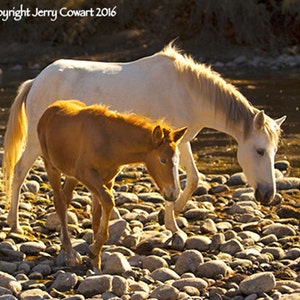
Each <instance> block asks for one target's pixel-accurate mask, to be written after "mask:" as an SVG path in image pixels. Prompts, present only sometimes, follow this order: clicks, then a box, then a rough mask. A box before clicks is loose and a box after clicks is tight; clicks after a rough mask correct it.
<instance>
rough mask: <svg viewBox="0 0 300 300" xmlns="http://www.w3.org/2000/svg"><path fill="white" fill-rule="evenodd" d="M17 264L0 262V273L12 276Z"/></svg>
mask: <svg viewBox="0 0 300 300" xmlns="http://www.w3.org/2000/svg"><path fill="white" fill-rule="evenodd" d="M17 268H18V266H17V264H15V263H12V262H8V261H0V271H2V272H5V273H8V274H11V275H13V274H14V273H15V272H16V271H17Z"/></svg>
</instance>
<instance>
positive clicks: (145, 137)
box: [117, 124, 152, 164]
mask: <svg viewBox="0 0 300 300" xmlns="http://www.w3.org/2000/svg"><path fill="white" fill-rule="evenodd" d="M126 125H127V124H125V125H124V134H123V135H120V137H119V138H118V141H119V145H117V147H118V149H117V152H118V154H117V156H118V158H119V159H120V161H121V163H122V164H130V163H142V162H145V160H146V155H147V153H148V152H149V150H150V145H151V138H152V130H151V129H150V127H149V128H144V127H139V126H134V125H129V126H126ZM135 127H136V128H135Z"/></svg>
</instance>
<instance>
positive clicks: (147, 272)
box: [0, 161, 300, 300]
mask: <svg viewBox="0 0 300 300" xmlns="http://www.w3.org/2000/svg"><path fill="white" fill-rule="evenodd" d="M276 166H277V167H278V169H277V170H276V172H277V177H278V180H277V187H278V193H277V194H276V197H275V199H274V200H273V202H272V205H271V206H270V207H264V206H261V205H260V204H258V203H256V202H255V201H254V197H253V191H252V189H251V188H249V187H247V186H246V182H245V178H244V176H243V174H240V173H237V174H234V175H232V176H229V175H226V174H225V175H207V176H204V175H203V178H202V180H201V181H200V182H199V186H198V188H197V189H196V191H195V193H194V195H193V197H192V199H191V200H190V201H189V202H188V203H187V205H186V207H185V209H184V210H183V212H182V213H181V214H180V216H179V217H178V219H177V221H178V224H179V226H180V227H181V228H182V230H183V231H184V232H185V233H186V234H187V239H186V240H185V241H184V243H182V244H180V243H179V244H178V243H177V244H176V243H172V236H171V233H170V232H169V231H167V230H166V229H165V226H164V225H163V211H164V202H163V199H162V197H161V196H160V195H159V194H158V193H157V190H156V188H155V187H154V186H153V184H152V182H151V179H150V178H149V176H148V175H147V172H146V171H145V169H144V168H143V166H136V167H127V168H126V169H124V171H123V172H122V173H121V174H120V175H119V176H118V178H117V181H116V184H115V187H114V189H115V199H116V206H117V208H118V211H119V213H120V215H121V216H122V219H117V218H116V219H113V220H111V222H110V238H109V240H108V242H107V243H106V245H105V247H104V249H103V252H102V261H103V262H102V266H103V273H102V274H100V275H99V274H95V273H93V271H92V270H90V269H89V267H88V265H89V264H88V261H89V259H88V246H89V244H90V243H91V238H92V230H91V214H90V212H91V199H90V194H89V193H88V192H87V190H86V189H85V188H84V187H82V186H79V187H78V188H77V190H76V192H75V193H74V197H73V200H72V203H71V206H70V209H69V224H70V232H71V234H72V237H73V239H72V240H73V243H74V244H73V246H74V248H75V249H76V250H77V251H78V252H79V253H80V254H81V256H82V258H83V262H84V263H83V264H82V265H81V266H77V267H74V268H69V267H67V266H66V264H65V259H64V253H63V252H60V241H59V233H58V229H59V223H58V220H57V217H56V214H55V212H54V207H53V202H52V190H51V188H50V187H49V184H48V182H47V175H46V173H45V172H44V169H43V165H42V163H41V161H38V162H37V163H36V164H35V166H34V168H33V169H32V170H31V172H30V174H29V176H28V179H27V181H26V182H25V184H24V186H23V188H22V196H21V198H22V201H21V204H20V220H21V224H22V226H23V229H24V231H25V233H24V234H23V235H19V234H11V233H9V227H8V225H7V223H6V216H7V210H6V209H5V195H4V193H3V192H2V193H1V201H0V207H1V208H0V212H1V216H0V226H1V232H0V240H1V242H0V299H5V300H10V299H24V300H25V299H74V300H75V299H113V300H117V299H123V300H126V299H132V300H143V299H159V300H172V299H174V300H175V299H199V300H200V299H210V300H221V299H224V300H229V299H235V300H255V299H261V300H262V299H280V300H286V299H290V300H292V299H299V297H300V275H299V271H300V243H299V239H300V238H299V222H300V212H299V199H300V191H299V189H300V178H289V177H284V176H283V174H284V172H285V171H286V169H287V168H288V162H280V163H278V164H277V165H276ZM180 177H181V184H182V186H184V185H185V178H186V177H185V174H184V173H183V172H182V173H181V175H180Z"/></svg>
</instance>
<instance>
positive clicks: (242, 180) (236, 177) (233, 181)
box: [226, 172, 247, 186]
mask: <svg viewBox="0 0 300 300" xmlns="http://www.w3.org/2000/svg"><path fill="white" fill-rule="evenodd" d="M246 183H247V178H246V176H245V174H244V173H243V172H239V173H235V174H233V175H231V176H230V178H229V180H228V181H227V183H226V184H227V185H228V186H236V185H244V184H246Z"/></svg>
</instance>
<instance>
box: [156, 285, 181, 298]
mask: <svg viewBox="0 0 300 300" xmlns="http://www.w3.org/2000/svg"><path fill="white" fill-rule="evenodd" d="M178 292H179V291H178V290H177V289H176V288H175V287H173V286H171V285H168V284H164V285H160V286H158V287H157V288H155V289H154V290H153V292H152V293H151V295H150V297H151V298H154V299H159V300H177V299H178Z"/></svg>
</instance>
